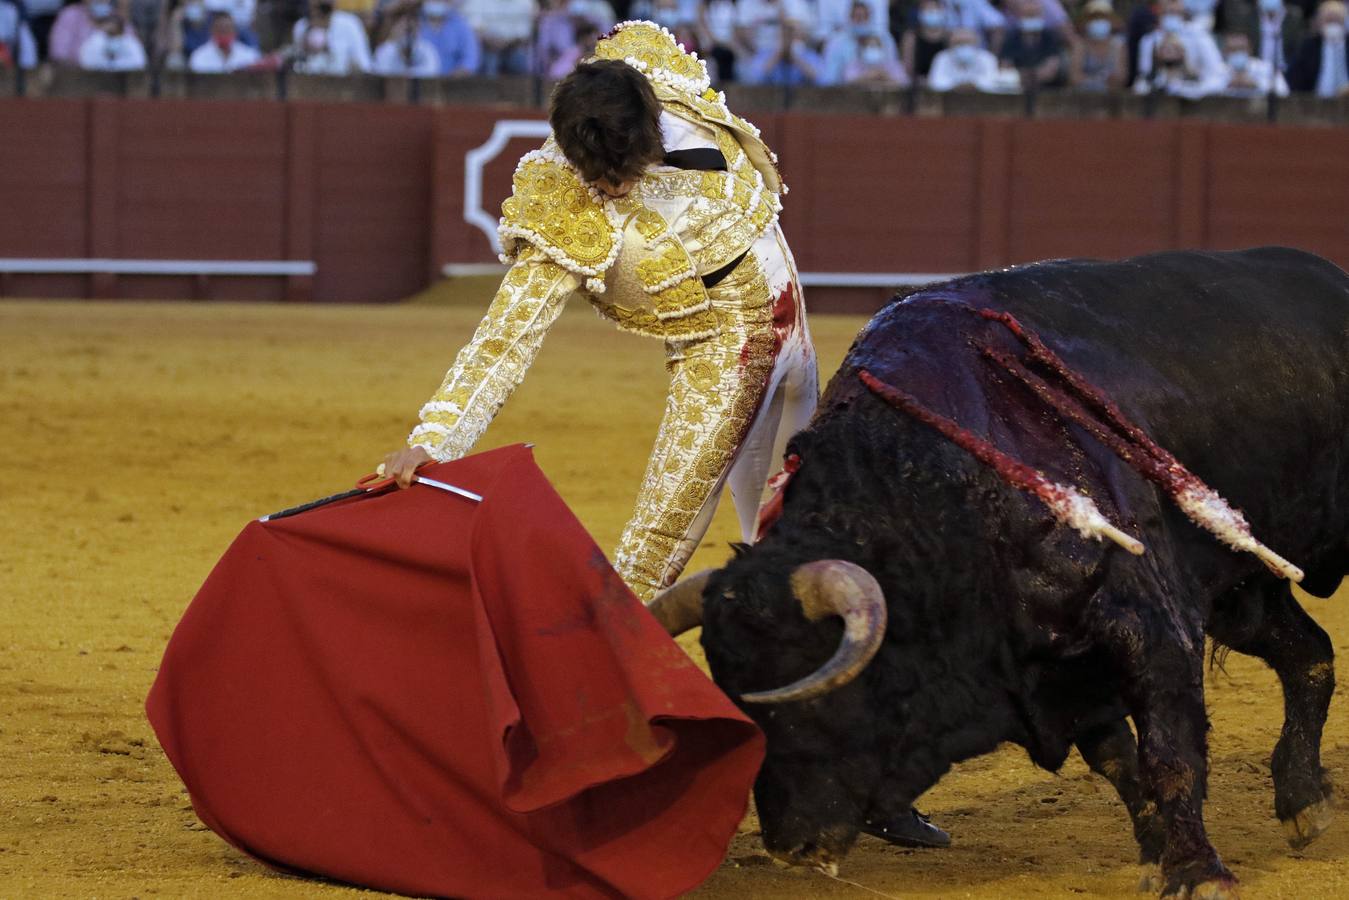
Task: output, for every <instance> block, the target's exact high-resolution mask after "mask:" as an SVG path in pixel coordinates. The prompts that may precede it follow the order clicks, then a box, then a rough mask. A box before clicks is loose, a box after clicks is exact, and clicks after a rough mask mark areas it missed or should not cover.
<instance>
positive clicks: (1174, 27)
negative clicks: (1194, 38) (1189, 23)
mask: <svg viewBox="0 0 1349 900" xmlns="http://www.w3.org/2000/svg"><path fill="white" fill-rule="evenodd" d="M1184 26H1185V20H1184V19H1182V18H1181V17H1180V16H1178V15H1176V14H1175V13H1167V14H1166V15H1164V16H1162V31H1169V32H1171V33H1172V34H1175V33H1176V32H1177V31H1180V29H1181V28H1183V27H1184Z"/></svg>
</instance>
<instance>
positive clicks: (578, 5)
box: [567, 0, 697, 34]
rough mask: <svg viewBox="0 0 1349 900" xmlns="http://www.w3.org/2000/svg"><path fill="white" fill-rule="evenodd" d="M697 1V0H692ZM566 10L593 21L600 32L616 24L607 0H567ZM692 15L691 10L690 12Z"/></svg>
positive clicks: (611, 6)
mask: <svg viewBox="0 0 1349 900" xmlns="http://www.w3.org/2000/svg"><path fill="white" fill-rule="evenodd" d="M694 3H695V4H696V3H697V0H694ZM567 11H568V12H569V13H571V14H572V15H573V16H582V17H584V18H587V19H589V20H590V21H592V22H594V23H595V28H596V29H598V31H599V32H600V34H604V33H605V32H607V31H608V30H609V29H610V28H613V27H614V26H615V25H616V24H618V16H616V15H615V14H614V7H613V4H611V3H610V2H609V0H568V3H567ZM690 15H692V12H691V13H690ZM623 18H625V19H631V18H633V17H632V16H624V17H623Z"/></svg>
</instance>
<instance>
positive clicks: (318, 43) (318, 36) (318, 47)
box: [304, 28, 328, 56]
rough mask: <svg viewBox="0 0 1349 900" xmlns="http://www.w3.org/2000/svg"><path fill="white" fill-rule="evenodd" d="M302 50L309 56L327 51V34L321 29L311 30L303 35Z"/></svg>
mask: <svg viewBox="0 0 1349 900" xmlns="http://www.w3.org/2000/svg"><path fill="white" fill-rule="evenodd" d="M304 49H305V52H306V53H309V54H310V55H311V56H312V55H315V54H319V53H322V52H323V51H324V50H327V49H328V32H327V31H326V30H324V29H322V28H311V29H309V30H308V31H306V32H305V34H304Z"/></svg>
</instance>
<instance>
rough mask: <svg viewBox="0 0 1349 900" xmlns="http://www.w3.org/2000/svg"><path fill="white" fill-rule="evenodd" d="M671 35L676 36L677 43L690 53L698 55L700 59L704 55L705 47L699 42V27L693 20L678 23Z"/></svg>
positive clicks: (671, 30)
mask: <svg viewBox="0 0 1349 900" xmlns="http://www.w3.org/2000/svg"><path fill="white" fill-rule="evenodd" d="M670 33H671V34H673V35H674V39H675V43H676V44H679V45H680V46H681V47H683V48H684V49H685V50H687V51H688V52H689V53H696V54H698V55H699V56H700V57H701V56H702V55H703V46H702V44H701V43H699V40H698V27H697V25H696V24H695V23H694V22H693V21H692V20H688V21H684V22H679V23H677V24H676V25H675V27H674V28H671V29H670Z"/></svg>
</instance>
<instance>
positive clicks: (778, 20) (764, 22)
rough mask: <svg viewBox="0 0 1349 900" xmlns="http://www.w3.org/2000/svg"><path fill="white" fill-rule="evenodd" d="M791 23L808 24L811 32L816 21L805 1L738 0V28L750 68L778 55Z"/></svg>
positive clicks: (807, 26)
mask: <svg viewBox="0 0 1349 900" xmlns="http://www.w3.org/2000/svg"><path fill="white" fill-rule="evenodd" d="M788 20H791V21H793V22H798V23H805V25H806V29H805V30H807V31H808V30H809V28H810V23H811V21H812V19H811V15H810V7H809V6H807V4H806V2H805V0H738V2H737V4H736V28H737V29H738V31H739V34H740V41H741V43H742V44H744V45H745V47H746V48H748V50H749V54H748V56H747V57H746V64H747V65H748V64H750V62H751V60H753V59H755V58H756V57H757V58H767V57H768V56H770V55H772V54H774V53H776V52H777V50H778V47H779V45H780V44H781V43H782V34H783V30H784V29H785V28H786V23H787V21H788Z"/></svg>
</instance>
